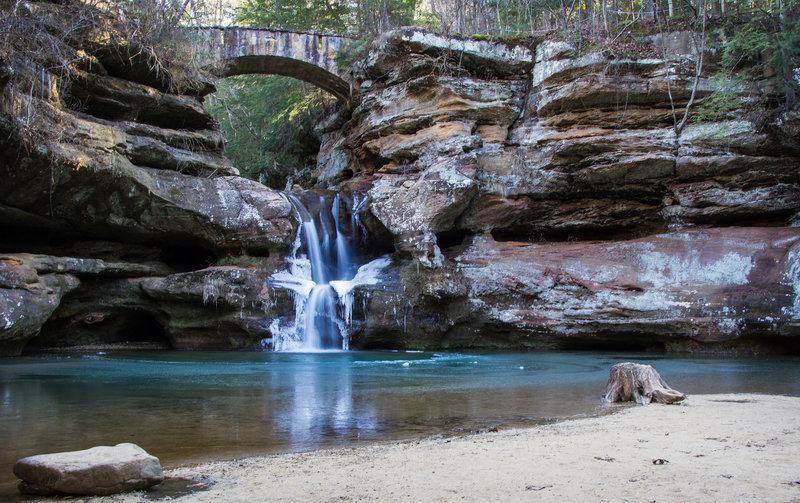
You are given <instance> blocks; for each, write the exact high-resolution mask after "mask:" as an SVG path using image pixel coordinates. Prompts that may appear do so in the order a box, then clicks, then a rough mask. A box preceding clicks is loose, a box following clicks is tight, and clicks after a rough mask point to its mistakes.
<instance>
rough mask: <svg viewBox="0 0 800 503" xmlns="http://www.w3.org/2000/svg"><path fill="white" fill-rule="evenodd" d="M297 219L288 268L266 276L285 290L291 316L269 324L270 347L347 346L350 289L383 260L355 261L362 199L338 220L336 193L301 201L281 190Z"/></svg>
mask: <svg viewBox="0 0 800 503" xmlns="http://www.w3.org/2000/svg"><path fill="white" fill-rule="evenodd" d="M285 196H286V198H287V199H288V200H289V202H290V203H291V204H292V206H293V207H294V209H295V212H296V213H297V216H298V218H299V219H300V222H301V225H300V227H299V229H298V233H297V238H296V239H295V241H294V244H293V246H292V253H291V256H290V257H289V259H288V262H289V269H288V270H286V271H278V272H275V273H274V274H273V275H272V281H271V284H272V286H273V287H275V288H285V289H288V290H291V291H292V292H293V295H294V307H295V312H294V319H292V320H289V321H288V322H283V323H281V321H280V320H278V319H275V320H273V322H272V323H271V324H270V327H269V330H270V332H271V333H272V349H273V350H275V351H321V350H347V349H348V348H349V336H348V329H349V327H350V326H351V323H352V319H353V303H354V289H355V288H356V287H357V286H360V285H375V284H377V283H378V280H379V275H380V272H381V270H382V269H383V268H384V267H386V266H387V265H388V264H389V259H388V258H387V257H382V258H379V259H376V260H373V261H372V262H369V263H368V264H364V265H361V266H360V267H359V264H358V263H357V262H356V259H355V257H358V253H357V252H358V244H359V240H360V236H361V233H362V229H363V228H362V226H361V224H360V222H359V221H358V216H357V214H358V211H359V210H360V209H362V208H363V203H364V201H360V200H359V199H358V198H356V199H355V200H354V201H353V205H352V206H353V208H352V209H351V212H352V216H351V217H350V218H349V219H347V218H341V215H340V206H341V204H340V203H341V200H340V196H339V195H338V194H337V195H336V196H335V197H334V198H333V200H332V202H331V200H330V198H329V197H326V196H325V195H323V194H319V193H313V192H309V193H305V194H304V198H305V199H306V201H305V202H304V201H303V200H301V199H300V197H298V196H297V195H295V194H290V193H287V194H285Z"/></svg>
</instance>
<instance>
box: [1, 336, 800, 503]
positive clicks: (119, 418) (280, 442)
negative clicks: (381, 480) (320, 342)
mask: <svg viewBox="0 0 800 503" xmlns="http://www.w3.org/2000/svg"><path fill="white" fill-rule="evenodd" d="M622 361H636V362H640V363H649V364H651V365H653V366H654V367H655V368H656V369H657V370H658V371H659V372H660V373H661V375H662V376H663V377H664V378H665V380H666V381H667V382H668V383H669V384H670V385H671V386H672V387H674V388H676V389H679V390H681V391H683V392H686V393H690V394H691V393H723V392H724V393H729V392H764V393H777V394H791V395H800V359H798V358H761V359H732V358H676V357H674V356H661V355H653V354H631V353H627V354H626V353H612V352H605V353H598V352H593V353H588V352H544V353H498V354H494V353H492V354H483V353H481V354H451V353H416V352H333V353H327V352H326V353H203V352H197V353H195V352H148V353H141V352H139V353H127V354H126V353H115V354H107V355H106V354H95V355H84V356H76V355H73V356H60V357H56V356H46V357H24V358H15V359H0V445H2V449H0V484H1V485H2V487H0V499H2V496H3V494H6V495H8V494H9V491H11V492H13V485H12V482H13V480H14V478H13V474H12V473H11V466H12V464H13V462H14V461H15V460H16V459H19V458H21V457H24V456H29V455H33V454H40V453H44V452H57V451H64V450H74V449H83V448H88V447H91V446H94V445H103V444H104V445H109V444H111V445H113V444H116V443H119V442H135V443H137V444H139V445H141V446H142V447H143V448H145V449H146V450H147V451H149V452H150V453H152V454H154V455H156V456H158V457H159V458H161V461H162V463H163V464H164V465H167V466H169V465H174V464H177V463H183V462H194V461H201V460H205V459H211V458H233V457H238V456H244V455H248V454H259V453H275V452H288V451H302V450H311V449H317V448H325V447H333V446H341V445H354V444H359V443H364V442H374V441H380V440H394V439H402V438H414V437H419V436H428V435H436V434H452V433H458V432H467V431H475V430H480V429H482V428H486V427H491V426H499V427H508V426H517V425H527V424H535V423H540V422H545V421H550V420H553V419H559V418H566V417H572V416H577V415H587V414H594V413H598V412H599V411H600V409H601V408H602V405H601V402H600V397H601V394H602V392H603V388H604V386H605V383H606V380H607V379H608V370H609V368H610V367H611V366H612V365H613V364H615V363H619V362H622Z"/></svg>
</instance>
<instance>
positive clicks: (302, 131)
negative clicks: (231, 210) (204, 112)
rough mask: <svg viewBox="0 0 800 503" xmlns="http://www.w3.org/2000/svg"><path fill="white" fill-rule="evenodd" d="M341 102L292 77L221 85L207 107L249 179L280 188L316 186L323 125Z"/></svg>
mask: <svg viewBox="0 0 800 503" xmlns="http://www.w3.org/2000/svg"><path fill="white" fill-rule="evenodd" d="M334 102H335V98H333V97H332V96H330V95H328V94H327V93H325V92H324V91H322V90H320V89H318V88H316V87H314V86H311V85H308V84H305V83H304V82H301V81H299V80H295V79H292V78H289V77H280V76H267V75H240V76H237V77H231V78H228V79H226V80H225V81H224V82H221V83H220V85H219V86H218V90H217V92H216V93H214V94H213V95H211V96H209V99H208V104H207V107H208V109H209V111H210V112H211V113H213V114H214V116H215V117H217V119H218V120H219V121H220V126H221V128H222V130H223V131H224V132H225V135H226V137H227V139H228V145H227V148H226V151H225V152H226V155H227V156H228V158H229V159H230V160H231V162H232V163H233V165H234V166H236V167H237V168H239V170H240V171H241V172H242V175H243V176H246V177H248V178H252V179H254V180H258V181H260V182H261V183H264V184H265V185H267V186H269V187H272V188H275V189H284V188H287V187H288V188H290V187H291V186H292V185H293V184H295V183H298V184H300V185H302V186H304V187H310V186H312V185H313V182H314V178H313V172H312V170H311V167H313V166H314V164H315V163H316V154H317V151H318V150H319V138H318V137H317V136H316V135H315V134H314V132H313V129H314V125H315V124H316V122H317V120H319V119H320V117H321V116H322V115H323V113H324V112H325V111H326V110H328V109H329V107H330V106H332V105H333V103H334Z"/></svg>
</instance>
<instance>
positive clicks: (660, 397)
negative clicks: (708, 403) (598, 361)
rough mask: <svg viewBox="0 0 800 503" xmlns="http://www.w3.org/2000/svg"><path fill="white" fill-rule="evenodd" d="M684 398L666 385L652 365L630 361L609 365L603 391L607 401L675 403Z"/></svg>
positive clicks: (684, 396) (642, 403) (604, 398)
mask: <svg viewBox="0 0 800 503" xmlns="http://www.w3.org/2000/svg"><path fill="white" fill-rule="evenodd" d="M685 398H686V395H684V394H683V393H681V392H680V391H676V390H674V389H672V388H670V387H669V386H667V383H665V382H664V380H663V379H661V376H660V375H659V374H658V372H656V369H654V368H653V367H652V366H650V365H642V364H639V363H631V362H626V363H618V364H616V365H614V366H613V367H611V373H610V376H609V378H608V384H606V391H605V393H603V400H605V401H607V402H636V403H638V404H641V405H647V404H649V403H650V402H655V403H675V402H680V401H681V400H683V399H685Z"/></svg>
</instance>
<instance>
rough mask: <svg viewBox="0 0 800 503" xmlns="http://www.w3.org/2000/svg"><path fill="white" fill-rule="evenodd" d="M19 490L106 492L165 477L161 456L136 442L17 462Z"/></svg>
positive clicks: (142, 486)
mask: <svg viewBox="0 0 800 503" xmlns="http://www.w3.org/2000/svg"><path fill="white" fill-rule="evenodd" d="M14 474H15V475H16V476H17V477H19V478H21V479H22V482H21V483H20V485H19V489H20V491H22V492H24V493H29V494H36V495H49V494H57V493H65V494H77V495H104V494H114V493H119V492H123V491H133V490H137V489H147V488H148V487H151V486H154V485H156V484H159V483H161V481H163V480H164V472H163V471H162V469H161V463H160V462H159V460H158V458H156V457H154V456H151V455H150V454H148V453H147V452H146V451H145V450H144V449H142V448H141V447H139V446H138V445H135V444H129V443H125V444H117V445H115V446H113V447H111V446H100V447H92V448H91V449H85V450H82V451H71V452H59V453H55V454H41V455H38V456H30V457H27V458H23V459H20V460H19V461H17V462H16V463H14Z"/></svg>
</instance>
